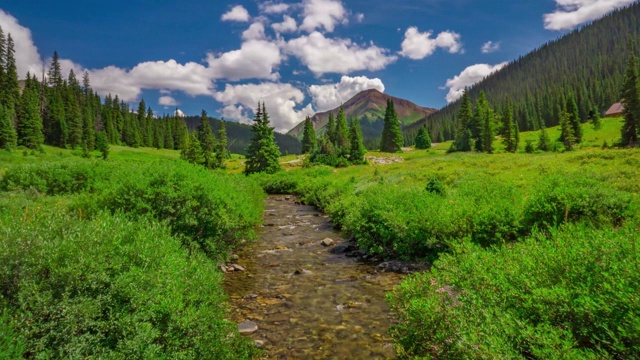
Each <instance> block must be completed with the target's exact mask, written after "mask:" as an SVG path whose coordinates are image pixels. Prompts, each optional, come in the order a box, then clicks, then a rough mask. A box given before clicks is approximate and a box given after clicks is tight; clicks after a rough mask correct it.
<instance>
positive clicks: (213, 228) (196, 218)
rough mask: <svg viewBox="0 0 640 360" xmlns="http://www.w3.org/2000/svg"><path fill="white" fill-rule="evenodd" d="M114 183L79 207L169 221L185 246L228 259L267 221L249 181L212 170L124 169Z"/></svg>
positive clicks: (177, 166) (178, 164) (162, 165)
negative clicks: (237, 247)
mask: <svg viewBox="0 0 640 360" xmlns="http://www.w3.org/2000/svg"><path fill="white" fill-rule="evenodd" d="M113 177H114V180H115V181H113V183H111V184H110V185H109V187H108V188H107V189H105V190H104V191H103V192H101V193H100V194H98V195H97V196H96V197H95V198H94V197H86V198H85V199H84V201H81V202H80V204H79V206H80V207H81V208H83V209H85V211H86V212H89V213H95V212H96V211H99V210H100V209H107V210H109V211H111V212H112V213H116V212H118V211H123V212H125V213H127V214H129V215H131V216H133V217H138V216H146V215H150V216H152V217H153V218H155V219H158V220H160V221H164V222H166V223H167V224H168V225H169V226H170V227H171V230H172V231H173V233H174V234H176V235H178V236H180V237H181V238H182V240H183V242H184V244H185V245H186V246H187V247H189V248H192V247H194V246H195V248H199V249H201V250H202V251H204V252H205V254H207V255H209V256H212V257H216V256H223V255H224V254H226V253H227V252H228V250H229V249H230V248H233V247H235V246H237V245H238V244H239V243H240V241H241V240H243V239H252V238H253V237H255V229H256V227H257V226H258V225H259V224H260V223H261V222H262V212H263V204H262V201H263V200H264V192H263V191H262V190H261V189H260V188H259V186H258V185H257V184H256V183H255V182H253V181H252V180H250V179H247V178H246V177H243V176H240V175H237V176H230V175H226V174H224V173H217V172H211V171H208V170H206V169H204V168H202V167H200V166H195V165H192V164H189V163H186V162H183V161H170V162H169V161H165V162H151V163H143V164H139V165H138V166H136V168H135V170H133V169H124V168H122V167H119V168H118V170H117V172H116V173H115V174H114V176H113Z"/></svg>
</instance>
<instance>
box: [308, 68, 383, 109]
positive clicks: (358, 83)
mask: <svg viewBox="0 0 640 360" xmlns="http://www.w3.org/2000/svg"><path fill="white" fill-rule="evenodd" d="M369 89H376V90H378V91H380V92H384V84H383V83H382V80H380V79H378V78H375V79H369V78H368V77H366V76H357V77H349V76H343V77H342V79H340V82H339V83H337V84H329V85H312V86H310V87H309V93H310V94H311V97H312V98H313V103H314V105H315V108H316V110H317V111H318V112H323V111H327V110H331V109H335V108H336V107H338V106H340V105H341V104H343V103H344V102H346V101H348V100H349V99H351V98H352V97H353V96H355V95H356V94H358V93H360V92H362V91H364V90H369Z"/></svg>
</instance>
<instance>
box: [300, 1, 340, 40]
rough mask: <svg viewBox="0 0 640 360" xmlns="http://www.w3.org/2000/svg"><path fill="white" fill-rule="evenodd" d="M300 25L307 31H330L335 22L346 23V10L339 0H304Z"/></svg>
mask: <svg viewBox="0 0 640 360" xmlns="http://www.w3.org/2000/svg"><path fill="white" fill-rule="evenodd" d="M303 8H304V10H303V15H304V20H302V25H301V26H300V28H301V29H302V30H306V31H308V32H313V31H314V30H316V29H323V28H324V30H325V31H327V32H332V31H333V30H334V29H335V27H336V25H337V24H346V23H348V20H347V10H346V9H345V8H344V5H343V4H342V1H340V0H304V1H303Z"/></svg>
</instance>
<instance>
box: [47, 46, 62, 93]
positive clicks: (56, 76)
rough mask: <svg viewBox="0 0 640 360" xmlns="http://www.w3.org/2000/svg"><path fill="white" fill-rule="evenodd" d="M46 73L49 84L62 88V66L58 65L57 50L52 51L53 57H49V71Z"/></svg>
mask: <svg viewBox="0 0 640 360" xmlns="http://www.w3.org/2000/svg"><path fill="white" fill-rule="evenodd" d="M47 75H48V80H49V85H51V86H52V87H54V88H57V89H61V88H62V85H63V80H62V68H61V66H60V58H59V57H58V52H57V51H54V52H53V58H52V59H51V65H49V72H48V74H47Z"/></svg>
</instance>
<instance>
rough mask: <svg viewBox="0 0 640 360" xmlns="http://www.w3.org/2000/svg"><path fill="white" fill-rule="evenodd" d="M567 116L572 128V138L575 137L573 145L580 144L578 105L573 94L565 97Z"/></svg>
mask: <svg viewBox="0 0 640 360" xmlns="http://www.w3.org/2000/svg"><path fill="white" fill-rule="evenodd" d="M567 115H568V116H569V123H570V124H571V127H572V128H573V136H574V137H575V143H576V144H579V143H581V142H582V127H581V125H580V124H581V121H580V113H579V111H578V104H577V103H576V98H575V96H574V95H573V93H570V94H569V96H568V97H567Z"/></svg>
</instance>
